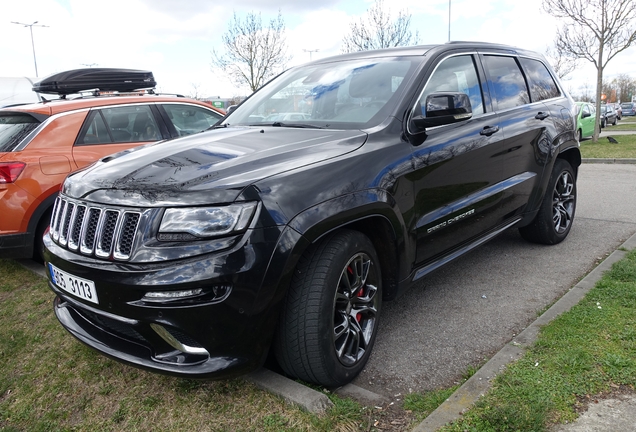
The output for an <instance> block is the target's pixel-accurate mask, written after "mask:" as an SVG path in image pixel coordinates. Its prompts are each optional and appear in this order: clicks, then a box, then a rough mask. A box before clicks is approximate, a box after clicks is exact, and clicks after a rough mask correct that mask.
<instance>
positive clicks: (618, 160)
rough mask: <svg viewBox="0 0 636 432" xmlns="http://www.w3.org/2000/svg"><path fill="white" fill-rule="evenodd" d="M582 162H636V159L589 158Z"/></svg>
mask: <svg viewBox="0 0 636 432" xmlns="http://www.w3.org/2000/svg"><path fill="white" fill-rule="evenodd" d="M581 162H582V163H596V164H636V159H629V158H624V159H601V158H588V159H581Z"/></svg>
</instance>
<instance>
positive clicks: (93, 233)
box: [51, 196, 141, 260]
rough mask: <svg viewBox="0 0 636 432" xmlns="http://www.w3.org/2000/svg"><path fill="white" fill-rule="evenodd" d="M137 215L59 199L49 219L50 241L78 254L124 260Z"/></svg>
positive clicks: (118, 209) (135, 226)
mask: <svg viewBox="0 0 636 432" xmlns="http://www.w3.org/2000/svg"><path fill="white" fill-rule="evenodd" d="M140 221H141V212H139V211H131V210H127V209H120V208H114V207H108V206H99V205H91V204H89V203H86V202H81V201H77V200H71V199H68V198H65V197H63V196H59V197H58V198H57V199H56V200H55V204H54V207H53V213H52V216H51V239H52V240H53V241H54V242H55V243H57V244H58V245H60V246H62V247H64V248H67V249H69V250H72V251H74V252H79V253H81V254H82V255H88V256H95V257H97V258H102V259H110V258H111V257H112V258H114V259H116V260H127V259H129V258H130V255H131V253H132V252H133V247H134V240H135V236H136V233H137V228H138V226H139V223H140Z"/></svg>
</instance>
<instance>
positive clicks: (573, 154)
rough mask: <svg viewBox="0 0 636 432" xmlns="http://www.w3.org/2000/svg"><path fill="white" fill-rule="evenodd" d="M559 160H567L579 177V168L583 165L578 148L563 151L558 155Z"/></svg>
mask: <svg viewBox="0 0 636 432" xmlns="http://www.w3.org/2000/svg"><path fill="white" fill-rule="evenodd" d="M557 159H565V160H566V161H567V162H568V163H569V164H570V166H571V167H572V169H573V170H574V175H575V176H578V172H579V166H580V165H581V151H580V150H579V149H578V148H577V147H570V148H568V149H565V150H563V151H562V152H561V153H559V154H558V155H557Z"/></svg>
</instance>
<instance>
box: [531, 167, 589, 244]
mask: <svg viewBox="0 0 636 432" xmlns="http://www.w3.org/2000/svg"><path fill="white" fill-rule="evenodd" d="M575 211H576V177H575V175H574V170H573V169H572V166H571V165H570V164H569V163H568V162H567V161H566V160H564V159H557V160H556V161H555V163H554V168H553V169H552V175H551V176H550V180H549V182H548V187H547V189H546V194H545V196H544V197H543V201H542V202H541V207H540V208H539V212H538V213H537V216H536V217H535V218H534V220H533V221H532V222H531V223H530V225H527V226H524V227H521V228H519V233H520V234H521V236H522V237H523V238H524V239H526V240H528V241H531V242H533V243H542V244H557V243H560V242H562V241H563V240H565V238H566V237H567V236H568V234H569V232H570V229H571V228H572V223H573V222H574V213H575Z"/></svg>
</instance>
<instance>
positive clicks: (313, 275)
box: [274, 230, 382, 387]
mask: <svg viewBox="0 0 636 432" xmlns="http://www.w3.org/2000/svg"><path fill="white" fill-rule="evenodd" d="M381 281H382V278H381V273H380V265H379V260H378V256H377V254H376V252H375V249H374V247H373V244H372V243H371V241H370V240H369V239H368V238H367V237H366V236H365V235H363V234H361V233H360V232H357V231H350V230H341V231H338V232H336V233H334V234H332V235H330V236H328V237H327V238H325V239H323V240H322V241H320V242H319V243H317V244H316V245H313V246H311V247H310V248H309V249H308V250H307V251H306V252H305V253H304V254H303V256H302V257H301V259H300V261H299V263H298V266H297V268H296V270H295V274H294V276H293V279H292V282H291V286H290V288H289V292H288V293H287V296H286V299H285V302H284V305H283V311H282V315H281V318H280V321H279V325H278V331H277V335H276V340H275V343H274V350H275V354H276V359H277V360H278V363H279V365H280V366H281V368H282V369H283V370H284V371H285V372H286V373H287V374H288V375H290V376H292V377H294V378H298V379H301V380H303V381H306V382H312V383H315V384H319V385H323V386H325V387H339V386H342V385H344V384H346V383H348V382H350V381H351V380H353V379H354V378H355V377H356V376H357V375H358V374H359V373H360V372H361V371H362V369H363V368H364V366H365V364H366V363H367V360H368V359H369V356H370V355H371V350H372V348H373V344H374V342H375V338H376V334H377V331H378V324H379V317H380V307H381V303H382V282H381Z"/></svg>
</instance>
